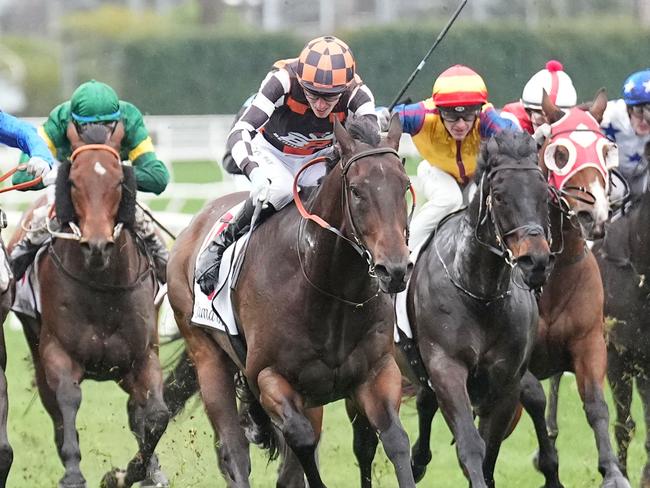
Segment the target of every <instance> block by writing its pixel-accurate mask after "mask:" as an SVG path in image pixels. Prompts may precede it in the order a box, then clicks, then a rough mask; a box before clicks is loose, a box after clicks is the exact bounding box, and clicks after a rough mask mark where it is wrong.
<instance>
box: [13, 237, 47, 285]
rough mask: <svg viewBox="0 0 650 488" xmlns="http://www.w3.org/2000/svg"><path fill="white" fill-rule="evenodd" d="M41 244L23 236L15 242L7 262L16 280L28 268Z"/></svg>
mask: <svg viewBox="0 0 650 488" xmlns="http://www.w3.org/2000/svg"><path fill="white" fill-rule="evenodd" d="M40 247H41V244H34V243H33V242H32V241H31V240H29V238H27V237H23V238H22V239H21V240H20V241H18V242H17V243H16V245H15V246H14V248H13V249H12V251H11V256H9V264H10V266H11V272H12V273H13V275H14V277H15V278H16V280H19V279H21V278H22V277H23V275H24V274H25V271H27V268H29V265H30V264H32V263H33V262H34V258H35V257H36V253H38V250H39V249H40Z"/></svg>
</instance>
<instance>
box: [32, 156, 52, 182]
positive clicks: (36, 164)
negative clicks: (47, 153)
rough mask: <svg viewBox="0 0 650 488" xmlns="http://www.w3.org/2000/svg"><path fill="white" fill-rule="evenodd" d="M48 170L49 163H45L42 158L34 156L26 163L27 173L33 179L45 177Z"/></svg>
mask: <svg viewBox="0 0 650 488" xmlns="http://www.w3.org/2000/svg"><path fill="white" fill-rule="evenodd" d="M50 169H52V168H51V167H50V163H48V162H47V161H45V160H44V159H43V158H39V157H38V156H34V157H32V158H31V159H30V160H29V161H27V172H28V173H31V174H32V175H34V178H38V177H39V176H45V175H46V174H47V173H49V171H50Z"/></svg>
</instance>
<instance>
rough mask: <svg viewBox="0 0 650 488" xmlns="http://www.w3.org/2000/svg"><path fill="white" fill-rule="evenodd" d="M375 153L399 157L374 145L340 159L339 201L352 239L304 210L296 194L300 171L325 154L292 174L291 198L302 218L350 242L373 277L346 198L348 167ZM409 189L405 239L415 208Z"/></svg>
mask: <svg viewBox="0 0 650 488" xmlns="http://www.w3.org/2000/svg"><path fill="white" fill-rule="evenodd" d="M376 154H394V155H395V156H397V157H398V158H399V154H398V153H397V151H396V150H395V149H393V148H390V147H375V148H371V149H367V150H365V151H361V152H360V153H358V154H355V155H353V156H352V157H351V158H350V159H348V160H347V161H346V162H345V163H343V160H342V159H341V162H340V167H341V185H342V191H341V198H342V199H343V201H342V202H341V205H342V206H343V208H344V209H345V214H346V218H347V220H348V221H349V222H350V226H351V227H352V238H353V239H354V240H352V239H349V238H348V237H346V236H345V235H343V233H342V232H341V231H340V230H339V229H337V228H336V227H334V226H332V225H330V224H329V223H327V222H326V221H325V220H323V219H322V218H321V217H319V216H318V215H313V214H310V213H309V212H307V210H305V207H304V205H303V204H302V201H301V200H300V197H299V195H298V179H299V177H300V175H301V174H302V172H303V171H305V170H306V169H307V168H309V167H310V166H312V165H314V164H317V163H320V162H323V161H325V160H326V159H327V158H326V157H325V156H321V157H317V158H314V159H312V160H311V161H309V162H307V163H306V164H305V165H303V166H302V167H301V168H300V169H299V170H298V172H297V173H296V175H295V176H294V179H293V200H294V202H295V204H296V207H297V208H298V211H299V212H300V215H301V216H302V217H303V218H305V219H307V220H311V221H313V222H315V223H316V224H318V225H319V226H321V227H322V228H323V229H326V230H328V231H330V232H333V233H334V234H336V235H337V236H338V237H340V238H341V239H344V240H345V241H347V242H348V243H350V245H351V246H352V247H353V248H354V250H355V251H357V253H359V255H360V256H361V257H363V258H364V259H365V260H366V262H367V263H368V274H369V275H370V276H371V277H373V278H375V277H376V274H375V263H374V259H373V257H372V253H371V252H370V250H369V249H368V247H367V246H366V245H365V244H364V242H363V241H362V240H361V239H360V238H359V231H358V229H357V226H356V224H355V223H354V219H353V218H352V212H351V210H350V201H349V198H348V193H349V185H348V179H347V173H348V171H349V169H350V167H351V166H352V164H353V163H354V162H356V161H358V160H359V159H362V158H365V157H368V156H373V155H376ZM409 190H410V192H411V195H412V204H411V211H410V213H409V216H408V221H407V229H406V231H405V238H406V239H407V241H408V225H409V224H410V222H411V218H412V216H413V212H414V210H415V190H414V189H413V185H411V184H409Z"/></svg>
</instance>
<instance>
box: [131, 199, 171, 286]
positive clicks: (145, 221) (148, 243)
mask: <svg viewBox="0 0 650 488" xmlns="http://www.w3.org/2000/svg"><path fill="white" fill-rule="evenodd" d="M149 212H150V211H149V210H148V209H147V211H146V212H145V211H144V209H143V208H142V206H137V207H136V209H135V226H134V230H135V232H136V233H137V234H138V236H139V237H140V239H142V242H143V243H144V246H145V247H146V249H147V252H148V253H149V254H150V255H151V258H152V259H153V267H154V271H155V273H156V278H157V279H158V281H159V282H160V283H166V282H167V260H168V259H169V251H168V250H167V245H166V244H165V242H164V241H163V240H162V239H161V238H160V236H159V235H158V234H157V233H156V227H155V225H154V222H153V219H152V217H151V216H150V215H149Z"/></svg>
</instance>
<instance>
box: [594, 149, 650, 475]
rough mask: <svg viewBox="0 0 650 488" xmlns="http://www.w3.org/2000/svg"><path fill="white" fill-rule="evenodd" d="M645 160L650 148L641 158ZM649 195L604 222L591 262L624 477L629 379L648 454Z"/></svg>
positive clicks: (630, 430)
mask: <svg viewBox="0 0 650 488" xmlns="http://www.w3.org/2000/svg"><path fill="white" fill-rule="evenodd" d="M649 156H650V144H648V145H646V148H645V157H646V158H648V157H649ZM649 220H650V192H648V191H647V190H646V192H645V193H644V194H643V195H642V196H641V198H640V200H639V201H637V202H636V204H635V206H634V207H632V210H631V211H629V213H627V214H625V215H624V216H622V217H621V218H619V219H618V220H616V221H614V222H611V223H610V224H608V227H607V233H606V235H605V239H604V240H603V241H602V242H601V243H600V247H599V248H594V249H597V250H596V251H595V252H596V258H597V260H598V264H599V266H600V272H601V276H602V279H603V283H604V285H605V315H606V316H608V317H611V318H612V319H614V323H613V325H612V326H611V328H609V329H608V347H607V358H608V361H609V365H608V370H607V377H608V380H609V384H610V386H611V388H612V394H613V397H614V403H615V405H616V424H615V425H616V427H615V429H614V431H615V434H616V442H617V445H618V462H619V464H620V466H621V468H622V470H623V472H624V473H627V450H628V446H629V444H630V442H631V441H632V436H633V435H634V430H635V422H634V420H633V419H632V414H631V411H630V404H631V402H632V387H633V381H634V380H636V385H637V389H638V391H639V395H640V397H641V401H642V403H643V409H644V412H645V423H646V442H645V449H646V452H647V453H648V455H649V456H650V429H648V425H650V423H649V422H650V354H649V353H648V351H650V328H649V327H648V316H649V315H648V314H649V312H650V302H649V301H648V295H649V293H650V291H649V290H648V285H647V281H646V280H647V277H648V276H649V275H650V274H649V273H650V226H649V224H650V222H649ZM641 487H643V488H648V487H650V460H648V461H646V464H645V466H644V467H643V470H642V473H641Z"/></svg>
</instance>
